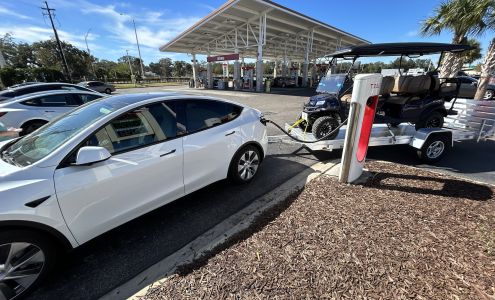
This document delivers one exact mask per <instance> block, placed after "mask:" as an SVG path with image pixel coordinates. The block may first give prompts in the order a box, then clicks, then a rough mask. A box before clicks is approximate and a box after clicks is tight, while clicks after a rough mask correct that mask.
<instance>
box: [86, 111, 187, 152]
mask: <svg viewBox="0 0 495 300" xmlns="http://www.w3.org/2000/svg"><path fill="white" fill-rule="evenodd" d="M177 132H178V125H177V119H176V114H175V112H174V110H173V108H172V105H171V104H167V103H166V102H163V103H154V104H151V105H148V106H145V107H141V108H138V109H134V110H132V111H130V112H127V113H125V114H123V115H120V116H118V117H117V118H115V119H114V120H112V121H111V122H110V123H109V124H107V125H106V126H105V127H103V128H102V129H100V130H98V131H97V132H96V133H95V134H93V135H92V136H90V137H89V139H88V140H87V142H86V143H85V144H84V145H85V146H99V147H104V148H106V149H107V150H108V151H109V152H110V153H111V154H115V153H119V152H123V151H130V150H133V149H136V148H140V147H144V146H146V145H150V144H154V143H156V142H160V141H165V140H167V139H172V138H175V137H176V136H177Z"/></svg>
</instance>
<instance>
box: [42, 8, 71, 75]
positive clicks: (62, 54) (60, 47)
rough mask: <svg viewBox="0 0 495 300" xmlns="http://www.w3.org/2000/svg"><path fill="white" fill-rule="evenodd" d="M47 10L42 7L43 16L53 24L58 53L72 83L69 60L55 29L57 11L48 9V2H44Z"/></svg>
mask: <svg viewBox="0 0 495 300" xmlns="http://www.w3.org/2000/svg"><path fill="white" fill-rule="evenodd" d="M44 2H45V5H46V8H45V7H42V8H41V9H42V11H43V15H48V17H49V18H50V23H51V24H52V28H53V33H54V34H55V40H56V41H57V47H58V52H59V53H60V57H61V58H62V63H63V65H64V71H65V74H66V75H67V77H68V78H69V81H70V82H72V76H71V74H70V71H69V66H68V65H67V60H66V59H65V55H64V51H63V50H62V44H61V43H60V39H59V38H58V33H57V29H56V28H55V24H53V17H52V13H53V12H54V11H55V9H53V8H50V7H48V2H47V1H44Z"/></svg>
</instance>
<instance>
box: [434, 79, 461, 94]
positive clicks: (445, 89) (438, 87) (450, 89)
mask: <svg viewBox="0 0 495 300" xmlns="http://www.w3.org/2000/svg"><path fill="white" fill-rule="evenodd" d="M430 78H431V86H430V90H431V92H432V94H433V95H437V96H438V97H441V98H444V97H454V96H455V94H456V89H457V87H456V86H455V85H453V84H447V83H444V84H440V79H439V78H438V76H434V75H431V76H430Z"/></svg>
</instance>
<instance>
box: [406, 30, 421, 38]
mask: <svg viewBox="0 0 495 300" xmlns="http://www.w3.org/2000/svg"><path fill="white" fill-rule="evenodd" d="M406 36H408V37H415V36H418V31H417V30H411V31H408V32H407V33H406Z"/></svg>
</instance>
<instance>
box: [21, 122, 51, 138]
mask: <svg viewBox="0 0 495 300" xmlns="http://www.w3.org/2000/svg"><path fill="white" fill-rule="evenodd" d="M46 123H47V122H44V121H32V122H28V123H25V124H23V125H22V126H21V128H22V131H21V132H20V133H19V135H20V136H24V135H27V134H30V133H31V132H33V131H35V130H36V129H38V128H40V127H41V126H43V125H45V124H46Z"/></svg>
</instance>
